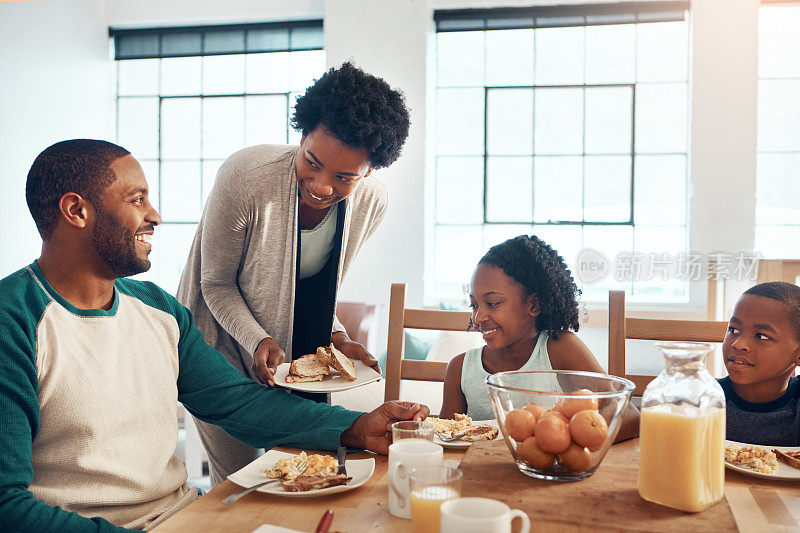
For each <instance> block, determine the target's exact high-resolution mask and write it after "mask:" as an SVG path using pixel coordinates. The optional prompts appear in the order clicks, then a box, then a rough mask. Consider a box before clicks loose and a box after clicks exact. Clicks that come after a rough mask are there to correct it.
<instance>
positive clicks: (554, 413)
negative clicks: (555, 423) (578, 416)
mask: <svg viewBox="0 0 800 533" xmlns="http://www.w3.org/2000/svg"><path fill="white" fill-rule="evenodd" d="M551 416H554V417H556V418H558V419H559V420H563V421H564V422H566V423H567V424H569V418H567V417H566V416H564V413H561V412H559V411H545V412H544V414H543V415H542V416H541V417H540V418H539V420H541V419H542V418H546V417H551Z"/></svg>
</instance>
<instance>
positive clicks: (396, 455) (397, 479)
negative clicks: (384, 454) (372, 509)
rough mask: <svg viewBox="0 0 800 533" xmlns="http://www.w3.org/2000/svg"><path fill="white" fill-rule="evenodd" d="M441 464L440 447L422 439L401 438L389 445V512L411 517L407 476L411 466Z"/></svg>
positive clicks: (401, 516)
mask: <svg viewBox="0 0 800 533" xmlns="http://www.w3.org/2000/svg"><path fill="white" fill-rule="evenodd" d="M441 464H442V447H441V446H439V445H438V444H434V443H432V442H427V441H424V440H401V441H398V442H395V443H394V444H392V445H391V446H389V470H388V472H389V512H390V513H392V514H393V515H395V516H397V517H399V518H407V519H411V501H410V498H409V495H408V491H409V489H408V476H409V474H411V470H412V469H413V468H420V467H425V466H439V465H441Z"/></svg>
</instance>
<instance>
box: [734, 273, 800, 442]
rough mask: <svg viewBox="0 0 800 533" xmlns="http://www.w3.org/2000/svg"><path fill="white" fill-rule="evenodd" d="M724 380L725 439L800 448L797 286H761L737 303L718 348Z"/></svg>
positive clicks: (799, 305) (776, 283)
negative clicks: (797, 374) (724, 370)
mask: <svg viewBox="0 0 800 533" xmlns="http://www.w3.org/2000/svg"><path fill="white" fill-rule="evenodd" d="M722 353H723V358H724V361H725V368H727V370H728V377H726V378H722V379H720V380H719V383H720V385H721V386H722V389H723V390H724V391H725V399H726V404H727V438H728V439H729V440H734V441H737V442H746V443H749V444H759V445H763V446H798V445H800V438H798V435H799V434H800V409H798V403H799V402H800V395H798V393H800V380H798V378H797V377H796V376H795V375H794V373H795V368H796V367H797V365H798V364H799V363H800V287H798V286H797V285H793V284H791V283H786V282H783V281H773V282H769V283H761V284H759V285H756V286H754V287H751V288H750V289H748V290H746V291H745V293H744V294H743V295H742V296H741V298H739V301H738V302H737V303H736V307H735V308H734V310H733V316H732V317H731V319H730V322H729V324H728V333H727V334H726V335H725V340H724V342H723V343H722Z"/></svg>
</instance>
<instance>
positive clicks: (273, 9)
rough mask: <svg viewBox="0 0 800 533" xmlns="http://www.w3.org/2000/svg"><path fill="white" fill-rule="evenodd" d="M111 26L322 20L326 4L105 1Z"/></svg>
mask: <svg viewBox="0 0 800 533" xmlns="http://www.w3.org/2000/svg"><path fill="white" fill-rule="evenodd" d="M105 4H106V6H107V11H108V24H109V26H113V27H118V28H123V27H128V28H141V27H148V26H193V25H203V24H236V23H239V22H271V21H286V20H311V19H321V18H322V14H323V12H324V5H325V0H229V1H220V0H105Z"/></svg>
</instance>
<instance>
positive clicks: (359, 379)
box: [275, 359, 381, 392]
mask: <svg viewBox="0 0 800 533" xmlns="http://www.w3.org/2000/svg"><path fill="white" fill-rule="evenodd" d="M351 361H353V364H355V366H356V379H354V380H353V381H347V380H346V379H344V378H343V377H342V376H340V375H339V373H338V372H336V371H335V370H333V369H331V373H330V375H329V376H325V377H324V378H323V379H322V381H308V382H305V383H286V376H288V375H289V366H290V365H291V363H283V364H282V365H278V369H277V370H276V371H275V384H276V385H278V386H280V387H283V388H284V389H291V390H299V391H303V392H341V391H343V390H350V389H354V388H356V387H360V386H362V385H366V384H367V383H372V382H374V381H380V380H381V375H380V373H378V372H376V371H375V370H374V369H373V368H372V367H369V366H367V365H365V364H364V363H362V362H361V361H356V360H355V359H351Z"/></svg>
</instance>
